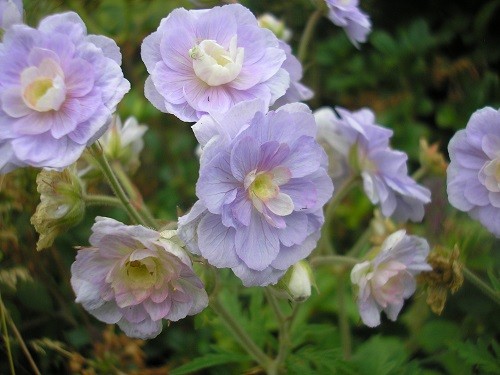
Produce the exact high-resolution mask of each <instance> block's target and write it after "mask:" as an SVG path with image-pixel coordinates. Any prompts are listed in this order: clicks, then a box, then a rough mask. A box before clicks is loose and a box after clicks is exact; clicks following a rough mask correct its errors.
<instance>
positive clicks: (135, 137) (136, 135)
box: [100, 115, 148, 173]
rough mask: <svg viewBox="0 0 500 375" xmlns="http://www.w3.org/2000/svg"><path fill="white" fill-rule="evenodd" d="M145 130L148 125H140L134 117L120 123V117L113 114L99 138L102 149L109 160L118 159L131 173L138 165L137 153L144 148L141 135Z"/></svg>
mask: <svg viewBox="0 0 500 375" xmlns="http://www.w3.org/2000/svg"><path fill="white" fill-rule="evenodd" d="M147 130H148V127H147V126H145V125H140V124H139V122H138V121H137V119H136V118H135V117H129V118H128V119H127V120H126V121H125V123H124V124H123V125H122V121H121V119H120V117H119V116H118V115H115V116H114V117H113V119H112V120H111V124H110V126H109V129H108V130H107V131H106V133H104V135H103V136H102V137H101V139H100V143H101V146H102V149H103V150H104V153H105V154H106V156H107V157H108V158H109V159H110V160H116V161H119V162H120V163H121V164H122V165H123V167H124V168H125V169H126V170H127V171H129V172H131V173H133V172H135V171H136V170H137V168H139V165H140V162H139V154H140V153H141V151H142V149H143V148H144V141H143V139H142V137H143V135H144V133H145V132H146V131H147Z"/></svg>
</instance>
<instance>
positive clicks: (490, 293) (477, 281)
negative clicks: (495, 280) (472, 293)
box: [462, 267, 500, 305]
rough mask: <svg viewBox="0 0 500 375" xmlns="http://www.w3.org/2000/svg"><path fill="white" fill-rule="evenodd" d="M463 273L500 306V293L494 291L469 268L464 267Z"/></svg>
mask: <svg viewBox="0 0 500 375" xmlns="http://www.w3.org/2000/svg"><path fill="white" fill-rule="evenodd" d="M462 272H463V273H464V276H465V278H466V279H467V280H469V281H470V282H471V283H472V284H474V286H475V287H476V288H478V289H479V290H480V291H481V292H483V293H484V294H485V295H486V296H487V297H489V298H490V299H491V300H492V301H493V302H495V303H496V304H497V305H500V293H499V292H497V291H495V290H493V289H492V288H491V287H490V286H489V285H488V284H486V283H485V282H484V281H483V280H481V279H480V278H479V277H478V276H476V274H474V273H473V272H472V271H471V270H469V269H468V268H467V267H463V269H462Z"/></svg>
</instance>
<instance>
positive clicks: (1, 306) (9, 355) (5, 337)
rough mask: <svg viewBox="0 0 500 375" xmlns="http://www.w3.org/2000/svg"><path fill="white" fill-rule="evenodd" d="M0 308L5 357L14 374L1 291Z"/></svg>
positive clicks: (13, 374)
mask: <svg viewBox="0 0 500 375" xmlns="http://www.w3.org/2000/svg"><path fill="white" fill-rule="evenodd" d="M0 309H1V310H2V311H1V315H2V331H3V339H4V341H5V348H6V349H7V358H8V360H9V368H10V373H11V375H15V374H16V370H15V369H14V360H13V358H12V351H11V350H10V339H9V331H8V330H7V323H6V317H5V316H6V315H7V312H6V311H5V306H4V304H3V300H2V294H1V293H0Z"/></svg>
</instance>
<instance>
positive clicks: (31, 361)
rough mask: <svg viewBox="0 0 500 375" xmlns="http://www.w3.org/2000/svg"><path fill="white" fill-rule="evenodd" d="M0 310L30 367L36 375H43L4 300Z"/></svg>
mask: <svg viewBox="0 0 500 375" xmlns="http://www.w3.org/2000/svg"><path fill="white" fill-rule="evenodd" d="M0 308H1V309H2V315H3V316H5V319H6V321H7V323H8V324H9V326H10V329H11V330H12V333H13V334H14V336H15V337H16V339H17V342H18V344H19V346H20V347H21V351H22V352H23V354H24V356H25V357H26V360H27V361H28V363H29V365H30V366H31V369H32V370H33V373H34V374H35V375H41V372H40V370H39V369H38V367H37V365H36V363H35V361H34V359H33V357H32V356H31V353H30V351H29V350H28V347H27V346H26V344H25V342H24V340H23V337H22V336H21V333H20V332H19V330H18V329H17V327H16V324H15V323H14V321H13V320H12V318H11V317H10V315H9V313H8V311H7V309H6V308H5V305H4V303H3V301H2V300H0Z"/></svg>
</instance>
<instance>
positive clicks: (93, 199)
mask: <svg viewBox="0 0 500 375" xmlns="http://www.w3.org/2000/svg"><path fill="white" fill-rule="evenodd" d="M83 200H84V201H85V204H86V205H88V206H113V207H120V208H123V205H122V202H121V201H120V200H119V199H118V198H116V197H110V196H109V195H95V194H90V195H84V197H83Z"/></svg>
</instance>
